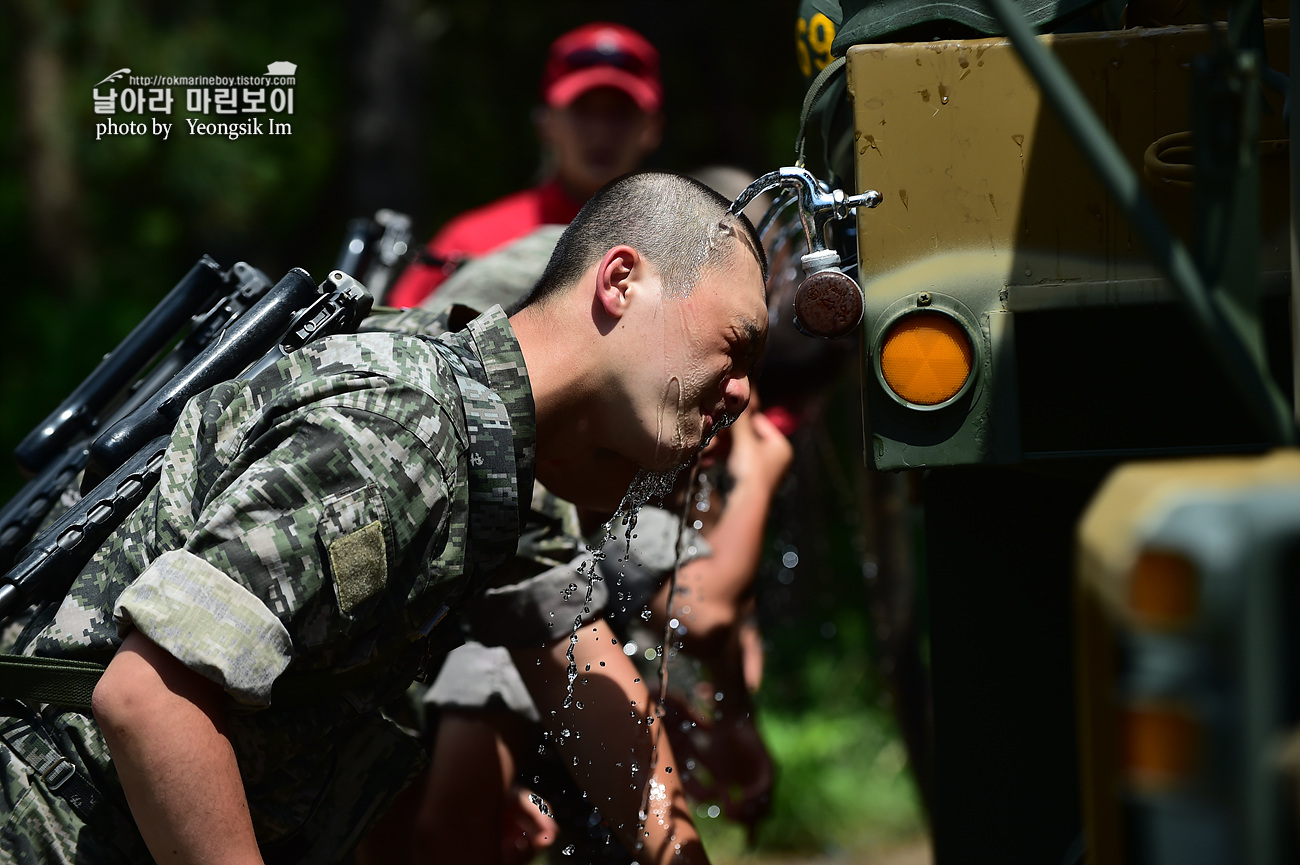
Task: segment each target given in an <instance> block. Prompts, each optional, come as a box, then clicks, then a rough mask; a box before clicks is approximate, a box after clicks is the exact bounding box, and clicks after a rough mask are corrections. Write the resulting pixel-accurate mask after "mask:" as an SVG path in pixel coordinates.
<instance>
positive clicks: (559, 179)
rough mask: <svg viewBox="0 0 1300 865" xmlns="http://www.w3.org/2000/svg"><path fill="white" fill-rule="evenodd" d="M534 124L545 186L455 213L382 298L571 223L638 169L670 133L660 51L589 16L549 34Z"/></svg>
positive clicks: (413, 299)
mask: <svg viewBox="0 0 1300 865" xmlns="http://www.w3.org/2000/svg"><path fill="white" fill-rule="evenodd" d="M542 98H543V100H544V107H543V108H542V110H541V111H540V113H539V116H538V120H537V126H538V134H539V135H540V137H541V139H542V143H543V144H544V145H545V146H546V147H547V148H548V149H549V151H550V154H551V158H552V161H553V163H554V170H553V173H552V174H551V176H550V177H549V178H548V179H547V180H546V181H545V182H544V183H542V184H541V185H540V186H537V187H534V188H532V189H526V190H524V191H522V192H517V193H515V194H513V195H509V196H506V197H505V198H502V199H499V200H497V201H494V202H492V203H491V204H487V205H484V206H483V207H480V208H477V209H475V210H471V211H469V212H468V213H464V214H461V215H460V216H458V217H456V218H455V219H452V220H451V221H450V222H448V223H447V224H446V225H445V226H444V227H443V229H442V230H441V231H439V232H438V233H437V234H436V235H435V236H434V238H433V239H432V240H431V241H429V243H428V244H427V246H426V247H425V253H426V255H425V256H424V260H423V261H416V262H415V263H413V264H412V265H411V266H409V267H408V268H407V269H406V271H405V272H404V273H403V274H402V276H401V277H400V278H399V279H398V280H397V282H396V283H395V284H394V285H393V288H392V291H390V292H389V293H388V295H387V296H386V297H385V298H384V302H385V303H386V304H387V305H389V306H398V307H406V306H416V305H418V304H419V303H420V302H421V301H422V300H424V299H425V298H426V297H428V296H429V295H430V294H432V293H433V291H434V290H435V289H437V287H438V286H439V285H440V284H441V283H442V281H443V280H444V279H446V278H447V277H448V276H449V275H450V274H451V272H452V271H453V270H454V269H455V267H456V265H457V264H458V263H459V262H461V261H463V260H465V259H467V258H476V257H478V256H481V255H485V254H487V253H489V252H491V251H493V250H494V249H497V248H498V247H500V246H502V245H504V244H506V243H508V242H510V241H511V240H515V239H516V238H519V237H522V236H524V235H525V234H528V233H530V232H531V231H533V230H534V229H536V228H538V227H539V226H542V225H565V224H568V223H569V222H571V221H572V220H573V217H575V216H577V215H578V210H579V209H580V208H581V207H582V205H583V203H584V202H585V201H586V200H587V199H588V198H590V197H591V196H592V195H594V194H595V192H596V190H598V189H600V188H601V187H602V186H604V185H605V184H606V183H608V182H609V181H611V180H613V179H614V178H616V177H621V176H622V175H624V174H627V173H629V172H631V171H635V170H636V169H637V168H638V167H639V166H640V164H641V161H642V160H643V159H645V157H646V156H648V155H649V154H650V153H651V152H653V151H654V149H655V148H657V147H658V146H659V141H660V139H661V138H662V136H663V114H662V113H661V110H660V109H661V108H662V105H663V85H662V84H661V83H660V80H659V52H658V51H656V50H655V47H654V46H653V45H651V44H650V43H649V42H648V41H646V39H645V38H644V37H643V36H641V34H639V33H637V32H636V31H635V30H632V29H630V28H627V27H624V26H622V25H620V24H607V23H595V24H584V25H583V26H581V27H579V28H577V29H576V30H571V31H569V32H568V33H565V34H564V35H563V36H561V37H560V38H558V39H556V40H555V42H553V43H552V44H551V49H550V54H549V57H548V59H547V62H546V69H545V71H544V73H543V76H542Z"/></svg>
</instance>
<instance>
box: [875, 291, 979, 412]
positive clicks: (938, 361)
mask: <svg viewBox="0 0 1300 865" xmlns="http://www.w3.org/2000/svg"><path fill="white" fill-rule="evenodd" d="M972 357H973V353H972V351H971V346H970V340H969V339H968V338H967V336H966V331H965V330H964V329H963V328H962V326H961V325H960V324H958V323H957V322H956V321H954V320H953V319H952V318H950V317H949V316H946V315H943V314H940V313H934V312H919V313H913V314H912V315H909V316H907V317H906V318H904V319H902V320H901V321H899V322H898V324H896V325H894V326H893V327H892V328H890V330H889V333H888V334H886V335H885V339H884V345H883V347H882V348H881V349H880V371H881V372H882V373H883V374H884V377H885V383H886V384H888V385H889V387H890V389H891V390H893V392H894V393H896V394H898V395H899V396H900V397H902V398H903V399H904V400H906V401H907V402H910V403H915V404H916V405H938V404H939V403H941V402H946V401H948V400H950V399H952V398H953V397H954V396H956V395H957V393H958V392H959V391H960V390H961V389H962V386H963V385H964V384H966V379H967V378H969V377H970V373H971V362H972Z"/></svg>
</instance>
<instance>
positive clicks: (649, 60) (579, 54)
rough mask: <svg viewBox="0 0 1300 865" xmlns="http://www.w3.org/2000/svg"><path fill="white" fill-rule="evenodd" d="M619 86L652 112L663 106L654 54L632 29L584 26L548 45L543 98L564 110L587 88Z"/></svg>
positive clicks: (611, 25) (543, 78)
mask: <svg viewBox="0 0 1300 865" xmlns="http://www.w3.org/2000/svg"><path fill="white" fill-rule="evenodd" d="M597 87H613V88H615V89H617V90H621V91H623V92H624V93H626V94H627V95H628V96H630V97H632V101H633V102H635V103H636V104H637V107H639V108H640V109H641V110H642V111H644V112H646V113H647V114H651V113H653V112H656V111H658V110H659V107H660V106H661V105H662V104H663V98H664V97H663V85H662V84H660V82H659V52H658V51H656V50H655V47H654V46H653V45H651V44H650V43H649V42H647V41H646V39H645V37H644V36H642V35H641V34H640V33H637V32H636V31H635V30H631V29H629V28H627V27H624V26H622V25H621V24H604V23H597V24H584V25H583V26H581V27H579V28H578V29H576V30H570V31H569V32H568V33H565V34H564V35H563V36H561V37H560V38H559V39H556V40H555V41H554V42H553V43H551V53H550V57H549V59H548V60H547V61H546V72H545V74H544V75H543V76H542V96H543V98H545V99H546V104H547V105H549V106H551V107H552V108H564V107H566V106H568V105H569V104H570V103H571V102H573V100H575V99H577V98H578V97H579V96H581V95H582V94H584V93H586V92H587V91H588V90H594V89H596V88H597Z"/></svg>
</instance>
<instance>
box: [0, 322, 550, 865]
mask: <svg viewBox="0 0 1300 865" xmlns="http://www.w3.org/2000/svg"><path fill="white" fill-rule="evenodd" d="M448 356H454V357H455V358H458V359H459V360H460V361H461V362H462V363H463V364H464V366H465V367H467V368H468V372H469V378H464V377H462V378H461V379H460V381H459V382H458V380H457V376H456V374H455V371H454V368H453V364H452V363H451V362H450V361H449V357H448ZM489 389H490V390H491V391H494V392H495V393H496V394H497V395H499V397H500V400H499V401H498V400H495V399H493V398H492V397H491V394H490V393H489ZM462 391H464V392H463V393H462ZM462 400H463V401H464V405H465V407H466V408H469V409H472V411H471V415H473V414H478V415H480V416H482V420H481V421H480V422H467V420H466V413H465V410H464V409H463V408H462ZM502 408H504V411H502V410H501V409H502ZM503 431H504V433H505V435H504V436H503V435H502V432H503ZM511 433H513V435H511ZM534 441H535V429H534V418H533V405H532V395H531V390H530V388H529V385H528V378H527V372H526V370H525V367H524V363H523V356H522V353H521V352H520V350H519V347H518V343H517V341H516V340H515V338H514V334H513V332H512V331H511V330H510V327H509V323H508V322H507V321H506V319H505V317H504V315H503V314H502V312H501V311H500V309H493V310H489V311H488V312H487V313H485V314H484V315H483V316H481V317H480V318H479V319H477V320H476V321H474V322H473V323H471V325H470V326H469V327H468V328H467V329H466V330H465V331H464V332H463V333H460V334H455V335H450V336H447V337H444V338H443V339H442V340H440V341H439V342H438V343H437V344H435V343H434V342H433V341H431V340H428V339H425V338H422V337H415V336H407V335H402V334H378V333H370V334H357V335H348V336H337V337H330V338H326V339H322V340H319V341H317V342H314V343H311V344H309V345H308V346H306V347H305V348H303V349H302V350H300V351H299V352H296V353H295V354H293V355H290V356H289V357H288V358H285V359H284V360H283V361H281V362H280V363H279V364H278V365H276V366H275V367H272V368H271V369H269V370H267V371H266V372H264V373H263V374H262V375H260V376H259V377H258V378H256V379H255V380H253V381H252V382H241V381H234V382H227V383H225V384H222V385H218V386H217V387H215V388H213V389H212V390H211V391H208V392H207V393H205V394H203V395H200V396H199V397H197V398H196V399H195V400H193V401H192V402H191V403H190V404H189V405H188V406H187V407H186V409H185V411H184V413H183V414H182V416H181V418H180V420H179V421H178V423H177V427H176V430H175V432H174V433H173V436H172V441H171V445H170V446H169V448H168V452H167V457H166V461H165V467H164V470H163V475H162V478H161V480H160V482H159V485H158V487H157V488H156V489H155V490H154V491H153V492H152V493H151V494H150V495H149V496H148V497H147V498H146V500H145V501H144V502H143V503H142V504H141V506H140V507H139V508H137V509H136V511H135V512H133V513H132V514H131V515H130V517H128V519H127V521H126V522H125V523H124V524H123V526H122V527H121V528H119V530H118V531H117V532H115V533H114V535H113V536H112V538H111V539H110V540H109V542H108V543H106V544H105V546H104V547H103V548H102V549H101V550H100V551H99V553H98V554H97V555H96V556H95V558H94V559H93V560H92V562H91V563H90V565H88V566H87V567H86V568H85V570H83V571H82V573H81V574H80V575H79V576H78V577H77V579H76V581H75V582H74V584H73V586H72V588H71V589H70V591H69V592H68V594H67V596H66V597H65V598H64V600H63V601H62V603H59V604H51V605H49V606H48V607H46V608H44V609H42V610H41V611H40V612H39V613H38V615H37V616H36V618H35V619H34V621H33V622H32V624H31V625H30V626H28V628H27V629H26V630H25V631H24V633H23V634H22V636H21V637H20V638H19V640H18V645H17V650H18V651H19V652H21V653H23V654H29V655H33V654H34V655H49V656H60V657H67V658H80V659H84V660H97V661H101V662H107V661H108V660H109V659H110V658H111V657H112V654H113V652H114V651H115V650H116V648H117V646H118V645H119V644H120V642H121V639H122V637H123V636H124V634H125V632H126V631H127V630H128V629H129V628H130V627H132V626H133V627H135V628H138V629H139V630H140V631H142V632H143V633H144V634H146V635H147V636H149V637H150V638H151V639H153V640H154V641H155V642H157V643H159V644H160V645H161V646H163V648H165V649H167V650H168V651H169V652H170V653H171V654H173V655H175V656H176V657H177V658H179V659H181V660H182V661H183V662H184V663H186V664H187V665H188V666H189V667H191V669H194V670H196V671H197V672H199V673H201V674H202V675H204V676H206V677H208V678H210V679H212V680H213V681H215V682H218V683H219V684H221V685H222V686H223V687H224V688H225V689H226V691H227V693H228V694H229V695H230V697H231V702H230V714H229V720H230V734H231V739H232V742H233V744H234V747H235V751H236V754H237V756H238V759H239V763H240V771H241V773H242V775H243V778H244V784H245V790H246V792H247V795H248V800H249V805H250V810H251V812H252V815H253V821H254V828H255V829H256V831H257V834H258V838H259V841H260V842H262V844H263V850H264V854H265V855H266V856H267V858H268V860H270V861H275V860H285V861H288V860H294V861H330V860H333V859H335V858H337V857H341V856H343V855H344V854H345V853H346V852H347V851H348V850H349V849H351V847H352V846H353V845H354V844H355V841H356V838H357V837H359V835H360V833H361V832H362V831H363V829H364V827H365V825H366V824H367V823H368V822H369V819H370V818H371V817H373V816H375V813H376V812H377V811H379V810H380V809H382V807H383V806H384V805H385V804H386V802H387V797H389V796H391V795H392V794H393V793H395V792H396V791H397V790H399V789H400V788H401V786H402V785H403V783H404V782H405V780H406V779H407V778H409V777H410V776H411V775H412V774H413V773H414V771H415V770H416V769H417V768H418V765H419V761H420V760H422V759H423V756H422V754H421V749H420V748H419V746H418V744H417V743H416V742H415V741H414V740H412V739H410V738H409V737H407V736H405V735H404V734H402V733H401V732H400V731H398V730H397V729H396V728H395V727H394V726H393V725H391V724H389V723H388V722H386V721H383V720H381V719H380V718H379V717H378V714H377V711H376V710H377V708H378V707H379V706H380V705H381V704H382V703H384V702H385V701H386V700H388V699H390V698H392V697H393V696H394V695H397V694H400V693H402V691H404V689H405V688H406V686H407V685H408V684H409V682H410V681H411V679H412V678H413V677H414V676H415V675H416V674H417V673H418V672H419V669H420V665H421V662H422V655H423V653H424V643H423V641H422V639H421V638H422V636H424V635H426V634H427V632H428V630H429V629H430V628H431V627H432V626H433V624H435V623H436V622H437V621H438V620H439V619H440V617H441V616H442V615H443V613H444V612H445V608H446V607H447V606H452V605H455V604H456V603H457V602H458V601H459V600H461V599H462V597H464V596H465V595H467V594H473V593H475V592H476V591H477V590H478V588H479V586H478V585H477V582H476V581H477V580H478V579H479V577H480V576H481V573H482V565H484V564H489V563H491V561H494V560H495V561H499V560H500V559H501V558H502V557H503V556H506V555H509V554H510V553H512V552H513V550H514V547H515V538H516V537H517V534H518V530H519V526H518V513H519V510H518V504H519V499H520V498H523V499H525V500H526V499H527V498H528V497H529V496H528V494H529V493H530V492H531V488H532V473H533V448H534ZM502 442H505V443H506V444H505V446H504V450H506V451H510V452H509V453H501V452H500V451H501V450H502ZM508 466H513V467H514V472H513V475H511V476H505V475H506V474H507V473H508V471H509V470H508V468H503V467H508ZM474 471H480V472H481V473H485V474H490V475H491V476H492V477H491V483H492V485H493V487H492V488H486V489H483V490H480V491H476V492H475V493H474V494H475V495H476V496H479V497H481V498H483V499H484V500H490V501H496V502H506V503H509V502H513V503H514V505H515V510H514V512H513V518H512V519H507V518H503V517H502V510H501V508H500V507H496V508H489V509H487V510H484V509H482V508H480V507H478V503H477V502H476V503H474V504H473V505H472V504H471V501H470V499H471V489H470V487H471V484H470V483H469V477H470V473H471V472H474ZM521 485H522V486H521ZM520 489H522V490H524V491H525V494H524V495H523V496H522V497H521V496H520V495H519V490H520ZM483 516H486V517H487V520H483V519H481V517H483ZM476 520H477V521H476ZM475 521H476V522H475ZM510 523H513V525H510ZM471 537H484V538H495V539H497V540H498V542H499V543H498V546H501V545H504V547H505V548H504V550H502V549H496V548H492V545H491V544H490V543H480V544H479V545H478V546H477V547H474V546H473V543H472V541H471ZM503 538H504V539H506V540H505V541H503V542H502V541H501V539H503ZM281 673H284V675H283V676H282V675H281ZM295 681H296V682H297V683H298V684H299V687H297V688H294V687H292V684H293V683H294V682H295ZM304 682H306V683H308V684H309V685H310V687H307V688H304V687H302V683H304ZM282 686H286V687H282ZM42 714H43V717H44V723H45V726H46V728H47V730H48V737H49V739H50V740H51V741H53V742H54V743H55V744H56V745H57V746H58V748H59V751H60V752H62V754H63V756H64V757H65V758H66V759H67V760H68V761H69V762H71V764H72V765H73V766H74V767H75V768H76V769H77V770H78V772H79V773H81V774H82V776H84V777H85V778H87V779H89V780H90V781H91V782H92V783H93V784H94V786H95V787H96V788H98V789H100V790H101V791H102V792H103V794H104V796H103V799H104V805H103V807H104V808H107V809H109V810H110V811H118V812H119V813H118V814H117V816H116V817H113V818H111V819H110V818H102V819H100V818H97V820H99V822H102V823H103V824H104V825H105V826H107V827H109V828H108V829H104V830H98V829H96V828H95V827H90V826H84V827H81V829H80V830H78V825H79V823H80V822H81V818H80V817H79V816H78V815H76V814H75V813H72V811H71V809H70V808H67V807H64V808H62V810H60V806H59V804H58V802H59V800H58V799H57V797H53V798H52V797H49V796H47V795H46V796H42V799H43V800H48V801H49V803H50V805H49V807H50V808H51V809H53V810H54V811H58V813H57V815H55V816H48V815H47V816H48V819H46V818H42V819H36V818H35V817H28V818H26V819H27V820H32V821H34V822H33V823H32V825H30V826H28V825H27V823H26V822H24V823H21V824H20V823H18V822H17V821H16V819H15V816H14V815H15V814H16V813H18V811H19V810H21V809H19V808H17V807H15V808H14V810H12V811H10V813H9V816H8V818H7V819H6V821H5V823H4V825H3V828H2V829H0V852H4V853H5V855H8V856H10V857H14V856H18V855H19V854H18V852H17V851H18V850H21V849H22V848H23V843H24V842H22V841H21V838H22V837H28V836H34V835H36V834H38V833H39V832H41V831H47V834H49V835H51V836H60V835H61V836H62V837H63V838H64V839H65V841H67V840H68V839H71V838H78V837H86V838H90V837H92V836H93V837H95V838H99V839H100V841H97V842H96V843H102V844H103V845H105V847H106V848H111V849H115V850H118V851H120V855H121V856H122V857H123V858H124V861H125V860H130V861H138V860H139V858H140V856H139V850H140V848H139V847H138V844H139V843H140V842H139V839H138V836H136V835H135V834H134V833H130V834H131V835H132V837H131V838H129V839H122V838H121V837H119V834H120V833H116V831H115V830H114V829H113V828H112V827H116V826H120V823H121V818H122V815H126V814H127V812H126V811H125V803H124V801H123V800H122V797H121V792H120V788H119V787H118V785H117V784H116V781H115V776H114V773H113V769H112V766H111V764H110V761H109V760H108V758H107V751H106V748H105V746H104V743H103V739H102V736H101V735H100V733H99V731H98V729H97V727H96V726H95V724H94V723H93V721H91V720H90V719H89V718H88V717H87V716H85V715H83V714H80V713H77V712H67V711H59V710H57V709H56V708H53V707H45V709H44V711H43V713H42ZM0 760H2V761H4V762H5V764H6V765H5V773H6V776H5V779H4V781H3V783H4V785H5V793H6V795H9V794H10V793H11V792H13V791H17V793H16V794H15V795H16V798H17V799H20V800H22V801H26V800H27V799H30V798H31V796H32V794H31V793H30V792H28V793H27V795H22V790H23V785H24V783H27V784H28V786H27V787H26V789H27V790H28V791H31V790H33V789H37V788H40V787H41V784H36V785H35V786H31V785H30V778H31V776H32V775H33V774H34V773H35V770H34V769H32V767H30V766H28V767H25V768H24V767H23V766H22V765H20V763H19V762H18V761H17V759H16V757H15V755H14V754H12V753H11V752H9V751H8V750H6V749H4V748H0ZM20 770H21V771H20ZM24 778H26V779H28V780H27V782H24V780H23V779H24ZM32 801H33V802H35V801H36V800H35V799H33V800H32ZM38 810H39V809H38ZM127 819H128V820H129V815H128V816H127ZM56 824H57V825H60V826H61V827H62V828H61V829H55V830H42V829H41V828H39V827H41V826H46V827H48V826H52V825H56ZM15 835H17V836H19V838H18V839H14V838H13V836H15ZM78 843H80V841H79V842H78ZM74 853H75V851H74V850H72V849H71V848H68V847H66V846H65V847H64V848H63V850H62V854H60V855H55V854H54V853H50V852H47V853H42V854H41V855H40V856H39V857H38V858H37V859H35V860H28V859H26V858H24V859H18V860H16V861H43V862H44V861H73V859H74ZM3 858H4V855H0V859H3ZM95 861H113V859H112V857H108V856H105V857H96V859H95Z"/></svg>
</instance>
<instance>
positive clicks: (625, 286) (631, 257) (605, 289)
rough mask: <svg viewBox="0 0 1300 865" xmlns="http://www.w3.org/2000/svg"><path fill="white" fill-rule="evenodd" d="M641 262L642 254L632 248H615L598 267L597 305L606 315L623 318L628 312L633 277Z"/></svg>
mask: <svg viewBox="0 0 1300 865" xmlns="http://www.w3.org/2000/svg"><path fill="white" fill-rule="evenodd" d="M640 262H641V254H640V253H639V252H637V251H636V250H635V249H633V248H632V247H630V246H615V247H613V248H612V249H610V250H609V251H607V252H606V253H605V254H604V256H602V257H601V259H600V264H598V265H597V266H596V303H597V304H599V306H600V308H601V310H603V311H604V313H605V315H607V316H609V317H610V318H613V319H618V318H622V317H623V315H624V313H626V312H627V306H628V303H629V301H630V297H629V293H630V289H631V288H632V276H633V273H634V272H635V271H636V268H637V265H638V264H639V263H640Z"/></svg>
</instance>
